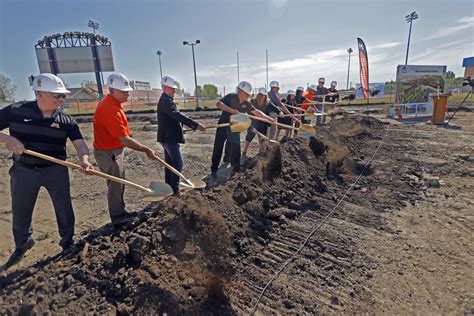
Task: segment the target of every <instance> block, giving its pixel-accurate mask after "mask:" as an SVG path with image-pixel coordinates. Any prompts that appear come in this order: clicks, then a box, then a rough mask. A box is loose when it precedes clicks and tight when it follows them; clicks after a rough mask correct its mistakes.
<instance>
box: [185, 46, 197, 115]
mask: <svg viewBox="0 0 474 316" xmlns="http://www.w3.org/2000/svg"><path fill="white" fill-rule="evenodd" d="M198 44H201V41H200V40H196V42H195V43H190V42H187V41H183V45H188V46H191V50H192V52H193V66H194V85H195V87H196V92H195V98H196V110H200V109H201V108H200V107H199V95H198V83H197V76H196V59H195V58H194V46H195V45H198Z"/></svg>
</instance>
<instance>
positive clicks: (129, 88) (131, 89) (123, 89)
mask: <svg viewBox="0 0 474 316" xmlns="http://www.w3.org/2000/svg"><path fill="white" fill-rule="evenodd" d="M111 88H112V89H115V90H119V91H124V92H126V91H133V88H132V87H128V88H122V89H117V88H114V87H111Z"/></svg>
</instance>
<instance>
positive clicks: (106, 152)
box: [94, 73, 155, 223]
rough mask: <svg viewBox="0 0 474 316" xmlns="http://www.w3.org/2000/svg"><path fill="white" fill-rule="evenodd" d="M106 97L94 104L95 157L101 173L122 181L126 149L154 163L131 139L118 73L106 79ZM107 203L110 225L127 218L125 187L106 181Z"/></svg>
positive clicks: (123, 80)
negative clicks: (107, 89) (143, 155)
mask: <svg viewBox="0 0 474 316" xmlns="http://www.w3.org/2000/svg"><path fill="white" fill-rule="evenodd" d="M107 85H108V88H109V94H108V95H107V96H106V97H105V98H104V99H103V100H102V101H100V102H99V103H98V104H97V108H96V110H95V113H94V157H95V160H96V161H97V164H98V165H99V168H100V170H101V171H102V172H105V173H108V174H110V175H112V176H115V177H119V178H122V179H125V169H124V149H125V147H128V148H131V149H134V150H137V151H141V152H144V153H145V154H146V155H147V157H148V158H150V159H152V160H153V159H154V155H155V152H154V151H153V149H151V148H149V147H147V146H145V145H142V144H140V143H139V142H138V141H136V140H135V139H133V138H132V137H131V135H130V129H129V128H128V120H127V116H126V115H125V112H124V110H123V106H122V104H123V103H125V102H127V99H128V92H129V91H132V90H133V88H132V87H130V83H129V81H128V79H127V77H125V76H124V75H122V74H121V73H112V74H111V75H110V76H109V78H107ZM107 189H108V190H107V201H108V206H109V214H110V218H111V220H112V223H119V222H121V221H122V220H124V219H125V218H127V215H128V213H127V211H126V210H125V202H124V200H123V193H124V185H123V184H120V183H116V182H111V181H107Z"/></svg>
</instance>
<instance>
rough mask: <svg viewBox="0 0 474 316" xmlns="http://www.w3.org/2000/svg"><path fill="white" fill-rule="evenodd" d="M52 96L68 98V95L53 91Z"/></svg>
mask: <svg viewBox="0 0 474 316" xmlns="http://www.w3.org/2000/svg"><path fill="white" fill-rule="evenodd" d="M51 96H52V97H53V98H54V99H66V95H65V94H62V93H52V94H51Z"/></svg>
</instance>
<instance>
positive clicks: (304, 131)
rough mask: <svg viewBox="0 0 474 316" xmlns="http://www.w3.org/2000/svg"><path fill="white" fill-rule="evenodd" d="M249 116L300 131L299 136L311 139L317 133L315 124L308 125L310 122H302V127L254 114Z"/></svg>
mask: <svg viewBox="0 0 474 316" xmlns="http://www.w3.org/2000/svg"><path fill="white" fill-rule="evenodd" d="M247 116H248V117H250V118H253V119H255V120H257V121H262V122H265V123H268V124H271V125H276V126H280V127H282V128H286V129H292V130H295V131H298V134H297V136H298V137H303V138H308V139H309V138H311V137H314V135H316V129H315V128H314V127H313V126H311V125H308V124H300V127H299V128H297V127H293V126H288V125H286V124H281V123H278V122H271V121H267V120H266V119H264V118H261V117H256V116H253V115H247Z"/></svg>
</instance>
